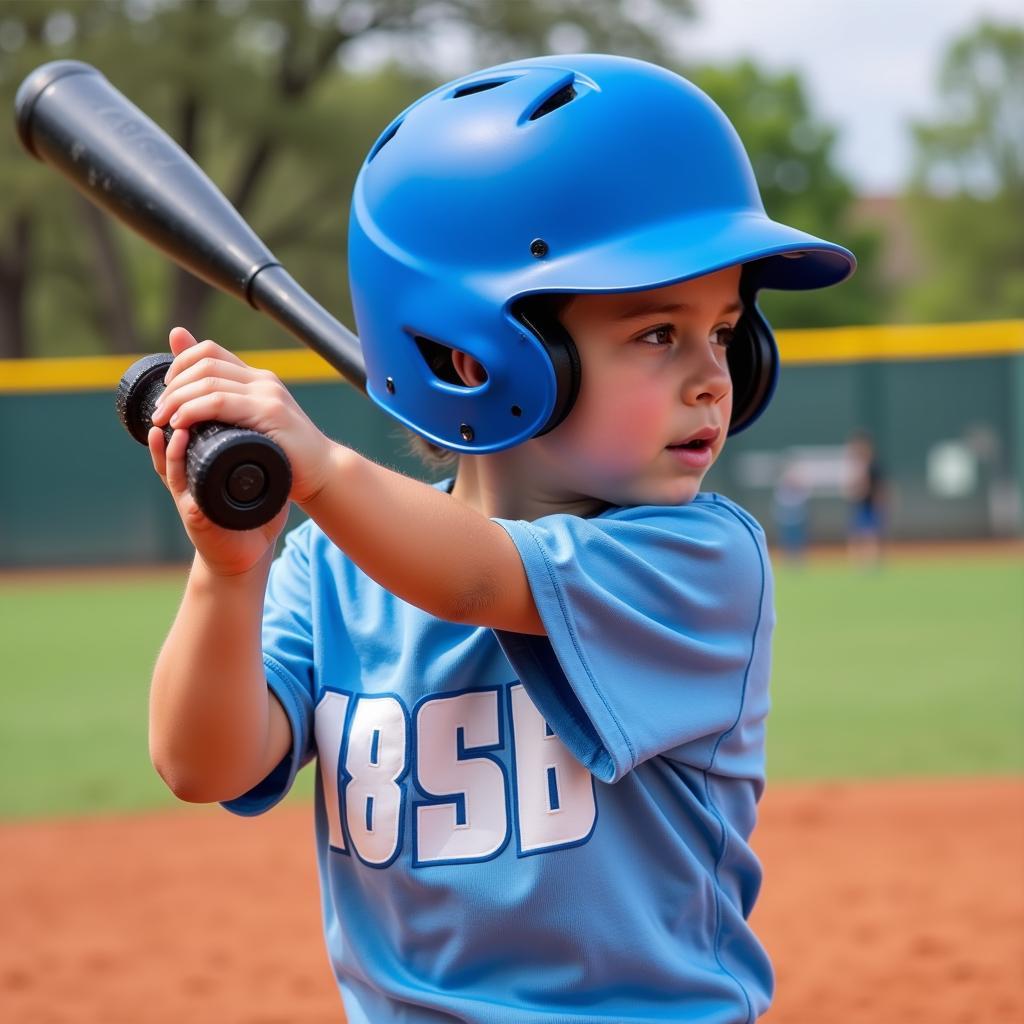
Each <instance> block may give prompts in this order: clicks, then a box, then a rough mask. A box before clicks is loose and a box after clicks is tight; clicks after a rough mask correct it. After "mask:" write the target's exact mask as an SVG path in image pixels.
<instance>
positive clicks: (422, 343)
mask: <svg viewBox="0 0 1024 1024" xmlns="http://www.w3.org/2000/svg"><path fill="white" fill-rule="evenodd" d="M415 337H416V346H417V348H419V350H420V355H421V356H423V360H424V362H425V363H426V364H427V366H428V367H429V368H430V371H431V373H433V375H434V376H435V377H436V378H437V379H438V380H442V381H444V382H445V384H454V385H455V387H458V388H466V390H467V391H468V390H469V389H470V388H471V387H479V386H480V384H483V383H484V381H486V380H487V370H486V368H485V367H483V366H482V365H481V367H480V368H481V370H483V375H484V379H483V380H482V381H480V383H479V384H475V385H470V384H467V383H466V382H465V381H464V380H463V379H462V378H461V377H460V376H459V373H458V371H457V370H456V369H455V362H454V360H453V359H452V353H453V352H454V351H455V349H453V348H451V347H450V346H448V345H442V344H441V342H439V341H433V340H431V339H430V338H424V337H423V336H422V335H420V334H417V335H416V336H415Z"/></svg>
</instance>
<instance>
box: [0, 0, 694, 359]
mask: <svg viewBox="0 0 1024 1024" xmlns="http://www.w3.org/2000/svg"><path fill="white" fill-rule="evenodd" d="M644 9H645V10H646V11H647V17H646V19H637V18H635V17H633V16H632V15H631V10H632V8H631V5H630V2H629V0H600V2H588V3H583V2H581V0H517V2H516V3H514V4H506V3H500V4H499V3H493V4H492V3H484V4H481V3H478V2H475V0H443V2H434V3H423V2H419V0H305V2H293V0H259V2H257V0H217V2H214V0H77V2H74V0H8V2H7V3H6V4H5V5H4V7H3V10H2V12H0V54H2V57H0V61H2V62H0V94H2V96H3V97H4V98H5V99H6V101H7V109H8V110H10V109H11V102H12V101H13V98H14V93H15V90H16V88H17V85H18V83H19V82H20V81H21V80H22V78H23V77H24V76H25V75H26V74H27V73H28V72H29V71H30V70H32V68H34V67H36V66H37V65H39V64H41V63H44V62H45V61H48V60H54V59H59V58H68V57H70V58H75V59H79V60H85V61H87V62H89V63H92V64H94V65H95V66H97V67H98V68H99V69H100V70H101V71H103V72H104V73H105V74H106V75H107V77H108V78H109V79H110V80H111V81H112V82H113V84H114V85H115V86H117V87H118V88H119V89H120V90H121V91H122V92H124V93H125V95H127V96H130V97H131V98H132V100H133V101H134V102H135V103H136V104H137V105H138V106H139V107H141V108H142V109H143V110H144V111H146V113H148V114H149V115H150V116H151V117H152V118H153V119H154V120H155V121H156V122H157V123H158V124H160V125H162V126H163V127H164V128H166V129H167V130H169V131H170V133H171V134H172V135H173V136H174V137H175V138H176V139H177V140H178V141H179V142H180V143H181V145H182V146H183V147H184V148H185V150H186V151H187V152H189V153H190V154H192V156H193V157H194V158H195V159H196V160H197V162H198V163H199V165H200V166H201V167H203V168H204V169H205V170H206V171H207V173H208V174H209V175H210V177H211V178H212V179H213V180H214V181H215V182H216V183H217V185H218V186H219V187H220V188H221V189H222V191H223V192H224V193H225V194H226V195H227V196H228V198H229V199H230V200H231V201H232V202H233V204H234V205H235V206H236V207H237V208H238V209H239V210H240V211H241V212H242V214H243V215H244V216H245V218H246V220H248V221H249V223H250V224H252V225H253V227H254V228H255V229H256V231H257V233H258V234H260V235H261V236H262V237H264V239H265V240H266V241H267V242H268V243H269V244H270V246H271V248H272V249H273V250H274V252H275V255H277V256H278V258H279V259H280V260H281V262H282V263H284V264H285V265H286V266H287V267H288V268H289V270H290V271H291V272H292V274H293V276H295V277H296V278H297V279H298V280H300V281H302V283H303V284H304V286H305V287H306V288H307V289H308V290H309V291H310V292H311V294H313V295H314V296H315V297H316V298H318V299H319V300H320V301H321V302H323V303H324V305H326V306H327V307H328V308H330V309H332V310H333V311H334V312H336V313H337V314H338V315H340V316H341V317H342V318H343V319H345V318H346V316H348V313H349V311H348V309H347V307H346V302H345V300H344V299H343V296H344V295H345V293H346V289H345V287H344V284H343V282H344V274H345V266H344V260H343V253H344V237H345V212H346V207H347V198H348V193H349V190H350V188H351V182H352V180H353V178H354V176H355V171H356V168H357V167H358V165H359V162H360V161H361V158H362V156H363V154H364V153H365V152H366V151H367V149H368V148H369V145H370V143H371V142H372V140H373V138H374V136H375V134H376V133H377V132H378V131H379V130H380V128H381V127H382V126H383V125H385V124H386V123H387V122H388V121H389V120H390V119H391V118H392V117H393V116H394V114H396V113H397V112H398V111H399V110H400V109H402V107H404V106H406V105H407V104H408V103H409V102H410V101H411V100H412V99H414V98H415V97H416V96H418V95H419V94H421V93H422V92H423V91H424V90H425V89H426V88H428V87H429V86H431V85H433V84H436V77H437V71H436V68H435V64H436V61H437V57H438V54H439V52H441V51H443V49H444V44H445V40H446V39H447V37H448V36H452V37H453V38H455V40H456V41H457V43H458V46H459V50H460V53H461V55H462V57H463V59H464V60H466V61H468V62H469V63H470V64H478V63H486V62H488V61H490V60H492V59H501V58H504V57H510V56H513V55H516V54H521V53H533V52H541V51H545V50H548V49H551V48H552V47H553V46H555V45H557V44H558V41H559V40H561V41H562V43H563V44H565V43H568V44H571V45H572V47H574V48H582V49H595V50H601V49H611V50H616V51H618V52H622V53H631V54H634V55H637V56H646V57H649V58H652V59H655V60H666V59H668V54H667V52H666V50H665V47H664V44H663V41H662V40H663V34H662V33H663V31H664V30H665V29H666V28H669V27H671V26H674V25H677V24H679V23H680V21H681V20H682V19H684V18H686V17H687V16H688V15H689V13H690V4H689V0H649V2H648V3H646V4H645V8H644ZM385 44H386V45H387V46H389V47H391V50H392V52H394V53H396V54H398V55H400V56H401V58H402V60H401V63H400V64H391V65H390V66H385V67H383V68H380V69H378V70H376V71H374V72H372V73H360V72H358V71H356V70H352V68H351V67H350V65H354V64H355V63H356V60H357V58H358V56H359V52H360V51H359V47H360V46H361V47H364V48H366V47H369V48H370V49H373V47H374V46H376V47H377V48H378V49H380V47H381V46H382V45H385ZM0 196H2V197H3V198H2V199H0V227H2V232H0V239H2V241H0V357H2V356H5V355H7V356H10V355H38V354H44V353H45V354H71V353H81V352H90V351H109V350H113V351H121V352H129V351H131V352H137V351H144V350H146V349H150V348H153V347H154V346H160V347H162V345H163V335H164V333H165V331H166V328H167V326H168V325H170V324H174V323H184V324H186V325H187V326H189V327H191V328H192V329H193V330H194V331H195V332H197V333H199V334H201V335H212V336H216V337H222V338H224V339H226V340H227V339H232V344H235V343H239V344H240V343H244V345H245V346H247V347H252V346H259V345H261V344H267V343H271V342H273V343H275V344H281V343H282V342H283V341H285V339H284V338H282V336H281V332H280V331H279V329H277V328H276V327H274V326H273V325H272V324H270V323H269V322H268V321H266V320H264V319H262V318H260V317H258V316H256V315H255V314H248V315H247V314H246V313H245V312H244V311H242V310H241V309H240V308H239V307H237V305H236V304H235V303H234V301H233V300H230V299H227V298H223V297H219V296H217V297H214V296H213V295H212V293H211V292H210V290H209V289H207V288H206V287H205V286H203V285H201V284H199V283H198V282H196V281H195V280H194V279H193V278H191V277H190V276H189V275H187V274H185V273H183V272H181V271H178V270H177V269H172V268H169V267H168V266H167V264H166V261H164V260H163V258H162V257H159V256H156V255H155V254H154V253H152V252H150V251H148V249H147V246H146V245H145V243H143V242H141V241H139V240H138V239H134V238H132V237H129V235H128V233H127V232H126V231H123V230H122V229H120V228H118V227H116V226H114V225H112V223H111V222H110V220H109V218H107V217H105V216H102V215H98V214H97V213H96V211H95V210H94V208H92V207H91V206H90V205H89V204H87V203H86V202H85V201H84V200H83V199H81V198H80V197H78V196H77V194H75V193H73V192H72V191H71V190H70V189H68V187H67V185H66V184H65V183H64V182H62V181H61V180H60V179H59V178H58V177H57V176H56V175H54V174H53V173H51V172H49V171H43V170H42V169H41V168H40V167H39V165H38V164H35V163H34V162H33V161H32V160H30V159H29V158H27V157H26V156H25V154H24V153H21V152H20V151H18V150H17V148H16V144H15V142H14V138H13V133H12V132H9V133H8V134H7V136H6V142H5V148H4V150H3V152H2V153H0ZM129 297H130V298H129ZM236 339H237V341H236Z"/></svg>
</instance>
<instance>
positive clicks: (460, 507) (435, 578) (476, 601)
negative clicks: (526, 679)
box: [303, 445, 544, 634]
mask: <svg viewBox="0 0 1024 1024" xmlns="http://www.w3.org/2000/svg"><path fill="white" fill-rule="evenodd" d="M331 458H332V460H333V466H332V471H331V472H330V473H329V474H328V476H327V483H326V484H325V486H324V487H323V488H322V489H321V490H320V492H319V493H318V494H317V495H316V496H315V497H314V498H313V499H312V500H310V501H308V502H306V503H305V504H304V505H303V509H304V511H305V512H306V513H307V514H308V515H309V516H311V517H312V518H313V519H315V520H316V522H317V524H318V525H319V526H320V528H321V529H322V530H323V531H324V533H326V534H327V535H328V536H329V537H330V538H331V540H333V541H334V543H335V544H337V545H338V547H340V548H341V549H342V550H343V551H344V552H345V553H346V554H347V555H348V556H349V558H351V559H352V561H353V562H355V563H356V565H358V566H359V567H360V568H361V569H362V570H363V571H364V572H365V573H366V574H367V575H368V576H370V577H372V578H373V579H375V580H376V581H377V582H378V583H380V584H381V586H383V587H385V588H386V589H387V590H390V591H391V592H392V593H393V594H395V595H396V596H398V597H400V598H402V599H403V600H405V601H408V602H409V603H411V604H414V605H416V606H417V607H419V608H422V609H424V611H427V612H430V613H431V614H433V615H436V616H437V617H438V618H441V619H446V620H448V621H450V622H465V623H468V624H472V625H480V626H490V627H492V628H498V629H506V630H511V631H515V632H521V633H536V634H542V633H543V632H544V629H543V627H542V626H541V624H540V618H539V616H538V615H537V610H536V606H535V605H534V602H533V596H532V594H531V592H530V587H529V583H528V581H527V579H526V573H525V570H524V569H523V564H522V560H521V559H520V557H519V552H518V551H517V550H516V547H515V544H513V542H512V539H511V538H510V537H509V535H508V534H507V533H506V532H505V531H504V530H503V529H502V528H501V527H500V526H499V525H498V524H497V523H494V522H492V521H491V520H490V519H488V518H487V517H486V516H484V515H482V514H480V513H479V512H477V511H476V510H475V509H472V508H470V507H469V506H468V505H465V504H463V503H462V502H460V501H458V500H457V499H455V498H452V497H451V496H450V495H448V494H444V493H443V492H442V491H439V490H438V489H437V488H436V487H431V486H430V485H429V484H425V483H421V482H420V481H418V480H413V479H410V478H409V477H405V476H402V474H400V473H396V472H394V471H392V470H390V469H387V468H386V467H384V466H380V465H378V464H377V463H375V462H371V461H370V460H369V459H365V458H363V457H362V456H361V455H359V454H358V453H356V452H353V451H351V450H350V449H348V448H344V447H342V446H341V445H338V446H336V447H335V448H334V450H333V452H332V455H331Z"/></svg>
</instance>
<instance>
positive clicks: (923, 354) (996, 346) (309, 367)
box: [0, 320, 1024, 394]
mask: <svg viewBox="0 0 1024 1024" xmlns="http://www.w3.org/2000/svg"><path fill="white" fill-rule="evenodd" d="M777 337H778V342H779V351H780V353H781V356H782V362H783V365H785V366H795V365H801V364H805V365H806V364H815V363H857V362H874V361H883V362H889V361H908V360H916V359H971V358H983V357H987V356H1005V355H1014V354H1018V353H1020V354H1024V320H987V321H979V322H974V323H960V324H915V325H886V326H881V327H829V328H821V329H813V330H791V331H778V332H777ZM238 355H239V357H240V358H241V359H244V360H245V361H246V362H247V363H251V364H252V365H254V366H259V367H262V368H263V369H267V370H273V372H274V373H276V374H277V375H278V376H279V377H280V378H281V379H282V380H284V381H286V382H288V383H289V384H303V383H311V382H318V381H323V382H330V381H334V382H339V381H341V377H340V376H339V375H338V373H337V371H336V370H334V369H333V368H332V367H330V366H329V365H328V364H327V363H325V362H324V361H323V360H322V359H321V358H320V357H319V356H318V355H316V354H315V353H313V352H310V351H308V350H307V349H259V350H255V351H242V352H239V353H238ZM136 358H138V357H137V356H78V357H69V358H66V359H0V394H19V393H32V392H53V391H107V390H109V391H110V392H111V394H113V391H114V389H115V388H116V387H117V382H118V381H119V380H120V379H121V374H122V373H124V371H125V370H126V369H127V368H128V367H129V366H130V365H131V364H132V363H133V362H134V361H135V359H136Z"/></svg>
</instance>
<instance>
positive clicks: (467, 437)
mask: <svg viewBox="0 0 1024 1024" xmlns="http://www.w3.org/2000/svg"><path fill="white" fill-rule="evenodd" d="M459 433H460V434H461V435H462V440H463V441H472V440H473V437H474V435H473V428H472V427H471V426H470V425H469V424H468V423H460V424H459Z"/></svg>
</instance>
